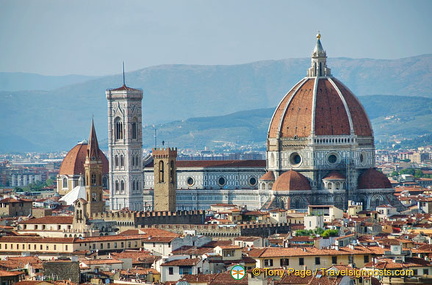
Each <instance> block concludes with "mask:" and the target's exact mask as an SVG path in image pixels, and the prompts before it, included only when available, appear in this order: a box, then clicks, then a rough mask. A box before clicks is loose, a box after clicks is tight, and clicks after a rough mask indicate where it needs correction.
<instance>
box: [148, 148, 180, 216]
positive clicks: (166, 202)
mask: <svg viewBox="0 0 432 285" xmlns="http://www.w3.org/2000/svg"><path fill="white" fill-rule="evenodd" d="M152 155H153V160H154V195H153V196H154V200H153V201H154V206H153V209H154V210H155V211H170V212H175V211H176V189H177V174H176V171H177V169H176V158H177V148H154V149H153V153H152Z"/></svg>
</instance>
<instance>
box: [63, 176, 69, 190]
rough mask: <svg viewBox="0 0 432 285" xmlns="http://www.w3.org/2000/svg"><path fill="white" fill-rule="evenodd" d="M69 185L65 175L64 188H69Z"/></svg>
mask: <svg viewBox="0 0 432 285" xmlns="http://www.w3.org/2000/svg"><path fill="white" fill-rule="evenodd" d="M67 187H68V185H67V178H66V177H65V178H63V188H67Z"/></svg>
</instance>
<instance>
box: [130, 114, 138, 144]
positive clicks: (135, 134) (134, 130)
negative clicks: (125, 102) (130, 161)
mask: <svg viewBox="0 0 432 285" xmlns="http://www.w3.org/2000/svg"><path fill="white" fill-rule="evenodd" d="M136 121H137V119H136V118H134V119H133V122H132V124H131V128H132V130H131V133H132V139H133V140H136V139H137V138H138V124H137V122H136Z"/></svg>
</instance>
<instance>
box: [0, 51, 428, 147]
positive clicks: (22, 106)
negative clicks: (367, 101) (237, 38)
mask: <svg viewBox="0 0 432 285" xmlns="http://www.w3.org/2000/svg"><path fill="white" fill-rule="evenodd" d="M309 61H310V59H308V58H300V59H283V60H265V61H258V62H254V63H245V64H241V65H212V66H207V65H184V64H183V65H160V66H153V67H148V68H144V69H140V70H137V71H134V72H128V73H127V74H126V84H127V85H128V86H130V87H134V88H141V89H143V92H144V98H143V125H144V127H148V126H151V125H153V124H161V123H168V122H172V121H177V120H186V119H188V118H194V117H208V116H216V115H227V114H231V113H235V112H238V111H241V110H251V109H258V108H274V107H275V106H276V105H277V104H278V103H279V101H280V100H281V99H282V98H283V97H284V95H285V94H286V93H287V92H288V91H289V90H290V89H291V88H292V86H294V84H295V83H296V82H298V81H299V80H301V78H303V77H304V76H305V73H306V70H307V68H308V67H309V65H310V62H309ZM328 66H329V67H330V68H331V69H332V73H333V75H334V77H336V78H338V79H339V80H340V81H342V82H343V83H344V84H345V85H346V86H347V87H348V88H350V90H352V91H353V93H354V94H356V95H357V97H359V98H361V97H362V96H366V95H372V94H382V95H394V94H398V95H401V96H411V97H418V96H419V95H421V96H423V97H425V98H432V80H431V78H432V70H431V69H430V66H432V54H430V55H425V56H416V57H408V58H403V59H398V60H391V59H388V60H378V59H371V60H369V59H364V60H359V59H349V58H329V59H328ZM121 85H122V76H121V75H120V74H119V75H110V76H103V77H98V78H95V79H91V80H86V81H83V82H80V83H76V84H72V85H64V86H62V87H60V88H57V89H55V90H48V91H13V92H12V91H0V114H1V115H0V123H1V124H2V125H3V126H5V130H4V132H3V134H2V136H3V138H0V139H1V141H4V140H3V139H8V138H9V139H11V140H13V142H11V143H10V144H9V145H12V146H15V147H16V148H17V150H22V151H25V149H26V148H25V147H24V146H23V147H21V146H20V141H25V140H27V141H28V142H29V143H30V145H33V147H31V148H32V150H40V151H42V150H45V151H48V150H53V151H54V150H60V149H65V148H66V149H67V148H68V146H70V145H71V144H72V143H74V142H77V141H80V140H82V139H83V138H85V136H86V135H87V133H88V128H89V126H90V121H91V118H92V116H94V118H95V125H96V129H97V131H98V136H99V137H100V138H101V140H104V139H106V137H107V102H106V97H105V93H104V92H105V90H106V89H109V88H116V87H119V86H121ZM1 87H2V86H1V85H0V89H2V88H1ZM394 100H396V101H399V102H401V104H403V103H404V102H403V101H404V100H406V99H402V98H400V99H399V100H398V99H397V98H395V99H394ZM418 108H425V106H421V105H419V106H418ZM19 138H21V139H19ZM5 145H6V144H5V143H0V151H5V150H6V149H9V147H8V148H6V147H5Z"/></svg>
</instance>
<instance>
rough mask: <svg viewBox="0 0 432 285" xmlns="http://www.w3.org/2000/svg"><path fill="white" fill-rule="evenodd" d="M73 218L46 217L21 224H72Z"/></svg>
mask: <svg viewBox="0 0 432 285" xmlns="http://www.w3.org/2000/svg"><path fill="white" fill-rule="evenodd" d="M72 222H73V216H45V217H41V218H34V219H29V220H26V221H22V222H20V224H23V225H25V224H45V225H46V224H72Z"/></svg>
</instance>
